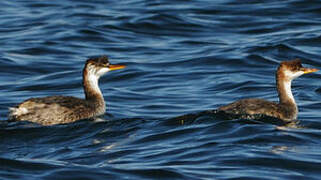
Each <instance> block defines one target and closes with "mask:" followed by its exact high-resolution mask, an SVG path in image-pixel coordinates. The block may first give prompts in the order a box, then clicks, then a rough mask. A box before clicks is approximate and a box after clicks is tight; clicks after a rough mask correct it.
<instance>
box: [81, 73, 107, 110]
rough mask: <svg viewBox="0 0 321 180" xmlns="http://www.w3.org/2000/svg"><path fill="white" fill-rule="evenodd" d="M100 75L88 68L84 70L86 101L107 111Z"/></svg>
mask: <svg viewBox="0 0 321 180" xmlns="http://www.w3.org/2000/svg"><path fill="white" fill-rule="evenodd" d="M98 80H99V77H97V76H96V75H95V74H93V73H91V72H90V71H89V70H88V69H86V68H85V69H84V71H83V87H84V91H85V95H86V101H91V103H93V104H95V105H97V106H99V108H100V109H102V110H104V111H105V100H104V97H103V94H102V93H101V91H100V88H99V85H98Z"/></svg>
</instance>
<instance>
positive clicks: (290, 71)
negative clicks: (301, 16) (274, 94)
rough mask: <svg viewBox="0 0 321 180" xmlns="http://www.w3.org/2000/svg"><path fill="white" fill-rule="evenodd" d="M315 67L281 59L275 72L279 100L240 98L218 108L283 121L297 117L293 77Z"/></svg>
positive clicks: (242, 115) (313, 70) (238, 113)
mask: <svg viewBox="0 0 321 180" xmlns="http://www.w3.org/2000/svg"><path fill="white" fill-rule="evenodd" d="M315 71H317V69H313V68H304V67H302V65H301V62H300V60H292V61H283V62H281V64H280V66H279V67H278V69H277V72H276V85H277V90H278V95H279V102H278V103H277V102H270V101H266V100H264V99H257V98H252V99H242V100H239V101H236V102H234V103H231V104H228V105H225V106H222V107H220V108H219V109H218V110H219V111H223V112H225V113H228V114H233V115H240V117H251V116H252V115H266V116H270V117H274V118H278V119H281V120H284V121H292V120H295V119H296V118H297V113H298V108H297V105H296V103H295V99H294V97H293V95H292V91H291V82H292V80H293V79H295V78H297V77H299V76H301V75H303V74H307V73H311V72H315Z"/></svg>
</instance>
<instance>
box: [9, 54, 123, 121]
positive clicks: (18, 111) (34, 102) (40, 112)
mask: <svg viewBox="0 0 321 180" xmlns="http://www.w3.org/2000/svg"><path fill="white" fill-rule="evenodd" d="M124 67H125V66H124V65H111V64H110V63H109V61H108V58H107V57H106V56H101V57H98V58H91V59H88V60H87V61H86V64H85V67H84V69H83V87H84V91H85V95H86V98H85V99H80V98H76V97H71V96H49V97H43V98H31V99H28V100H26V101H24V102H22V103H21V104H19V105H18V106H17V107H15V108H10V113H9V119H10V120H19V121H31V122H35V123H39V124H42V125H53V124H62V123H70V122H74V121H77V120H81V119H88V118H93V117H96V116H99V115H103V114H104V113H105V111H106V108H105V101H104V97H103V95H102V93H101V91H100V89H99V86H98V80H99V77H101V76H102V75H104V74H105V73H107V72H108V71H111V70H116V69H122V68H124Z"/></svg>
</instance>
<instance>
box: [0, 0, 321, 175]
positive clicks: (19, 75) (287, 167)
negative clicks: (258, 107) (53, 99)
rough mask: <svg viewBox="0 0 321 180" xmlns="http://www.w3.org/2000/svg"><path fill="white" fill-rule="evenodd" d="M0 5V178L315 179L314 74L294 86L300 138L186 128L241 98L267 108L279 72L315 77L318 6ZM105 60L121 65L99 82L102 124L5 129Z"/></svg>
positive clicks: (140, 1)
mask: <svg viewBox="0 0 321 180" xmlns="http://www.w3.org/2000/svg"><path fill="white" fill-rule="evenodd" d="M0 7H1V8H0V63H1V65H0V82H1V83H0V119H1V120H0V179H24V180H28V179H320V175H321V148H320V147H321V141H320V139H321V121H320V119H321V113H320V105H321V101H320V99H321V87H320V81H319V79H320V77H321V75H320V73H319V72H317V73H313V74H309V75H304V76H302V77H300V78H298V79H296V80H295V81H294V82H293V85H292V87H293V94H294V96H295V97H296V101H297V103H298V106H299V111H300V112H299V117H298V120H299V122H298V124H299V125H298V127H300V128H293V127H280V126H279V125H276V124H274V123H269V122H260V121H258V122H255V121H248V120H244V119H235V120H228V119H225V118H223V117H221V116H215V115H200V116H193V114H194V115H195V114H197V113H198V112H202V111H205V110H210V109H216V108H218V107H219V106H221V105H224V104H227V103H229V102H232V101H235V100H237V99H240V98H248V97H260V98H265V99H268V100H271V101H276V100H278V99H277V94H276V90H275V80H274V72H275V70H276V68H277V66H278V64H279V63H280V61H282V60H289V59H294V58H300V59H301V60H302V62H303V63H304V65H305V66H308V67H315V68H321V62H320V59H321V55H320V52H321V48H320V47H321V3H320V1H317V0H315V1H303V0H285V1H276V0H270V1H255V0H253V1H243V0H242V1H231V0H217V1H210V0H196V1H182V0H163V1H156V0H155V1H148V0H121V1H114V0H109V1H107V0H97V1H89V0H81V1H75V0H56V1H24V0H17V1H10V0H3V1H0ZM102 54H105V55H108V56H109V58H110V61H111V62H112V63H115V64H116V63H118V64H126V65H127V68H126V69H123V70H119V71H113V72H109V73H108V74H107V75H106V76H105V77H103V78H101V79H100V87H101V89H102V91H103V93H104V97H105V100H106V102H107V112H108V113H106V115H105V116H104V117H103V119H104V120H103V121H100V122H93V121H90V120H83V121H79V122H76V123H71V124H65V125H56V126H47V127H46V126H39V125H36V124H32V123H28V122H8V121H7V113H8V107H10V106H14V105H16V104H17V103H19V102H21V101H23V100H25V99H28V98H30V97H41V96H47V95H72V96H76V97H83V96H84V95H83V91H82V84H81V78H82V76H81V71H82V68H83V65H84V62H85V60H86V59H87V58H88V57H90V56H97V55H102ZM181 115H185V116H186V117H188V118H186V119H185V120H180V119H177V118H176V117H178V116H181ZM190 115H191V116H190Z"/></svg>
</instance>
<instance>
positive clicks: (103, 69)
mask: <svg viewBox="0 0 321 180" xmlns="http://www.w3.org/2000/svg"><path fill="white" fill-rule="evenodd" d="M108 71H109V68H101V69H99V70H98V72H97V75H98V76H102V75H104V74H106V73H107V72H108Z"/></svg>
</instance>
